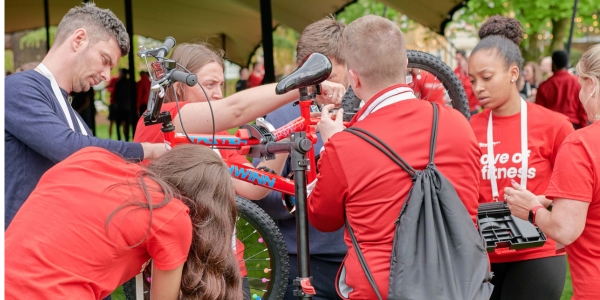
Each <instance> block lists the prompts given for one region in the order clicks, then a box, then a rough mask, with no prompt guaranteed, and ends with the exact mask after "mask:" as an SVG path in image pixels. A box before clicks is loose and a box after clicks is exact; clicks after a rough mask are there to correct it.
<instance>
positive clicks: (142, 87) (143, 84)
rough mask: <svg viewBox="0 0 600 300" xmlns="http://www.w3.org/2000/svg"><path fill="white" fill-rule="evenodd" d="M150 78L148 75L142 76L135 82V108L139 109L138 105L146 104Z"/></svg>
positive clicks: (148, 95)
mask: <svg viewBox="0 0 600 300" xmlns="http://www.w3.org/2000/svg"><path fill="white" fill-rule="evenodd" d="M150 83H151V82H150V78H149V77H148V76H145V75H144V76H142V78H140V81H138V82H137V83H136V87H135V88H136V95H137V110H138V111H139V110H140V106H142V105H147V104H148V98H149V97H150Z"/></svg>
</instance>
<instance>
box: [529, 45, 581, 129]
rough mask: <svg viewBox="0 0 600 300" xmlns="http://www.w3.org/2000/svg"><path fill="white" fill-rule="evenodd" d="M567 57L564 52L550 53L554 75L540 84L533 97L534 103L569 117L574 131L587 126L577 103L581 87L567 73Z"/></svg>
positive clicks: (579, 103)
mask: <svg viewBox="0 0 600 300" xmlns="http://www.w3.org/2000/svg"><path fill="white" fill-rule="evenodd" d="M568 63H569V56H568V55H567V53H566V52H565V51H562V50H559V51H555V52H554V53H552V71H553V72H554V75H552V77H550V78H548V80H546V81H544V82H542V83H541V84H540V87H539V88H538V91H537V95H536V97H535V103H537V104H539V105H541V106H543V107H545V108H548V109H550V110H553V111H557V112H559V113H562V114H564V115H566V116H567V117H569V121H571V123H573V127H575V129H579V128H582V127H585V126H587V124H588V119H587V114H586V113H585V109H584V108H583V105H582V104H581V101H579V90H580V89H581V86H580V85H579V83H578V82H577V78H576V77H575V76H573V75H571V74H569V72H568V71H567V64H568Z"/></svg>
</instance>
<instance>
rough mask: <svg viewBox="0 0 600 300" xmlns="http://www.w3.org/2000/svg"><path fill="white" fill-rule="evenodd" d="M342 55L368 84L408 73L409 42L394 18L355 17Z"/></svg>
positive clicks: (346, 33)
mask: <svg viewBox="0 0 600 300" xmlns="http://www.w3.org/2000/svg"><path fill="white" fill-rule="evenodd" d="M343 43H344V49H343V57H344V60H345V61H346V66H347V67H348V70H354V71H355V72H356V73H358V74H359V75H361V77H362V78H363V79H364V80H365V81H366V82H368V83H375V82H378V83H385V84H387V83H389V84H392V82H391V81H392V80H396V79H397V78H402V79H404V76H406V59H407V57H406V44H405V42H404V37H403V36H402V32H401V31H400V29H399V28H398V26H396V24H394V23H393V22H392V21H390V20H388V19H385V18H382V17H379V16H374V15H368V16H364V17H361V18H359V19H356V20H355V21H353V22H352V23H350V24H349V25H348V26H347V27H346V29H344V34H343Z"/></svg>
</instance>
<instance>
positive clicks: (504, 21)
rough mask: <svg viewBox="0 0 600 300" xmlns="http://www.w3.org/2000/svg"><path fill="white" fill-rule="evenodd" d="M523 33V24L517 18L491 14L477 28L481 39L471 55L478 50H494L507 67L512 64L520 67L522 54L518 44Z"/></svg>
mask: <svg viewBox="0 0 600 300" xmlns="http://www.w3.org/2000/svg"><path fill="white" fill-rule="evenodd" d="M523 34H524V31H523V25H521V22H519V21H518V20H516V19H513V18H509V17H503V16H492V17H490V18H489V19H488V20H487V21H486V22H485V23H483V25H482V26H481V28H480V29H479V38H480V39H481V41H480V42H479V44H477V46H476V47H475V49H473V52H472V53H471V55H473V54H474V53H475V52H477V51H479V50H484V49H485V50H495V52H496V54H497V55H498V56H500V58H502V59H503V60H504V63H505V65H506V67H507V68H508V67H510V66H511V65H513V64H514V65H516V66H517V67H519V69H521V68H522V65H523V56H522V55H521V49H519V46H518V45H519V44H520V43H521V40H522V39H523Z"/></svg>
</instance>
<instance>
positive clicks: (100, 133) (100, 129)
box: [96, 124, 133, 141]
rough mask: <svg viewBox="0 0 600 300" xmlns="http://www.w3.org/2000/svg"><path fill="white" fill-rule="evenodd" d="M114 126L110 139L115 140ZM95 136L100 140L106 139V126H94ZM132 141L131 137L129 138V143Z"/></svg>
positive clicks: (115, 131)
mask: <svg viewBox="0 0 600 300" xmlns="http://www.w3.org/2000/svg"><path fill="white" fill-rule="evenodd" d="M115 127H116V126H115V125H113V129H112V139H113V140H116V139H117V130H116V128H115ZM96 136H97V137H99V138H101V139H108V124H98V125H96ZM132 139H133V136H131V137H129V140H130V141H131V140H132Z"/></svg>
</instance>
